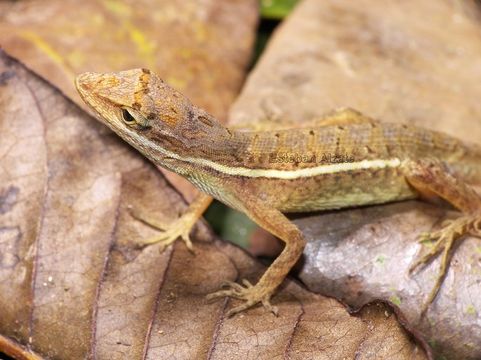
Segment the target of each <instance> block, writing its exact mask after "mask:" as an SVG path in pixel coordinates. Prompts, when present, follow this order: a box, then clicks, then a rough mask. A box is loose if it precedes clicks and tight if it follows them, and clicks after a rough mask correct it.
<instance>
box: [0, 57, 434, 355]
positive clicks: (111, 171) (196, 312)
mask: <svg viewBox="0 0 481 360" xmlns="http://www.w3.org/2000/svg"><path fill="white" fill-rule="evenodd" d="M0 109H1V111H0V114H1V115H0V134H1V137H0V255H1V256H0V311H1V313H0V314H1V316H0V334H1V336H0V347H1V348H0V350H1V351H4V352H6V353H8V354H11V355H13V356H15V357H17V358H19V359H33V358H50V359H53V358H55V359H84V358H95V359H167V358H179V359H203V358H209V359H254V358H255V359H273V358H292V359H300V358H306V357H307V358H316V359H332V358H335V359H344V358H356V359H372V358H376V359H425V358H426V354H425V352H424V350H422V347H420V346H419V345H418V344H417V343H416V342H415V341H414V340H413V337H412V336H411V335H409V334H408V333H407V332H406V330H405V329H404V328H403V327H402V326H401V325H400V324H399V322H398V321H397V318H396V316H395V315H394V314H393V312H392V311H391V309H390V308H389V307H386V306H384V305H382V304H373V305H370V306H368V307H366V308H365V309H363V311H362V312H360V313H359V314H356V315H354V316H351V315H349V314H348V313H347V312H346V309H345V308H344V307H343V306H342V305H340V304H339V303H338V302H337V301H335V300H333V299H329V298H325V297H322V296H319V295H316V294H312V293H309V292H307V291H306V290H304V289H302V288H301V287H300V286H299V285H298V284H296V283H295V282H292V281H286V282H285V284H284V285H283V288H282V291H281V292H280V293H279V294H278V295H277V296H276V297H275V298H274V303H275V304H276V305H278V306H279V308H280V314H281V315H280V316H279V317H277V318H276V317H274V316H272V315H271V314H270V313H268V312H266V311H265V310H264V309H263V308H261V307H258V308H255V309H251V310H250V311H248V312H245V313H243V314H241V315H239V316H236V317H234V318H232V319H226V318H225V317H224V314H225V311H226V309H227V308H229V307H230V306H232V305H231V304H230V303H229V302H228V301H217V302H212V303H207V302H206V301H205V295H206V294H207V293H209V292H212V291H214V290H216V289H218V287H219V286H220V284H221V282H222V281H223V280H226V279H230V280H235V279H238V278H244V277H246V278H248V279H251V280H253V281H254V280H256V279H257V278H258V277H259V275H260V274H261V273H262V271H264V268H263V267H262V266H260V265H259V264H258V263H256V262H255V261H254V260H253V259H252V258H250V257H248V256H247V255H246V254H245V253H244V252H243V251H242V250H240V249H238V248H236V247H234V246H232V245H230V244H227V243H223V242H220V241H218V240H217V241H213V240H212V235H211V233H210V232H209V231H208V230H207V229H206V227H205V226H201V225H202V224H199V226H198V229H197V231H196V232H195V234H194V238H195V240H196V241H195V254H192V253H190V252H189V251H188V250H187V249H186V247H185V245H184V244H183V243H181V242H180V243H176V244H175V245H174V246H173V247H170V248H168V249H167V250H166V251H165V252H163V253H160V252H159V247H158V246H156V245H154V246H149V247H146V248H144V249H142V250H139V249H138V248H137V246H136V241H138V240H139V239H142V238H145V237H147V236H149V235H152V233H153V231H152V230H151V229H149V228H147V227H145V226H144V225H143V224H141V223H139V222H138V221H136V220H134V219H133V218H132V217H130V216H129V214H128V210H127V206H129V205H133V206H134V207H137V208H142V209H143V210H146V211H150V212H152V213H154V214H155V216H158V217H159V218H163V219H164V220H169V219H174V218H175V217H176V216H177V213H178V212H179V211H181V210H182V209H184V207H185V203H184V202H183V201H182V198H181V197H180V196H179V195H178V194H177V193H176V192H174V191H173V190H172V189H171V188H170V187H169V186H168V185H167V183H166V181H165V179H164V178H163V177H162V175H161V174H160V173H159V172H158V171H157V170H156V169H155V167H153V166H152V165H151V164H150V163H148V162H147V161H146V160H145V159H143V158H141V157H140V156H139V155H138V154H137V153H136V152H135V151H133V150H132V149H130V148H129V147H128V146H127V145H125V144H124V143H122V142H121V141H120V140H119V139H118V138H117V137H116V136H115V135H114V134H113V133H112V132H110V131H109V130H107V129H106V128H104V127H103V126H102V125H101V124H99V123H98V122H96V121H95V120H94V119H93V118H90V117H89V116H87V115H86V114H85V113H84V112H82V111H81V110H80V109H79V108H77V107H76V106H75V105H73V104H72V103H70V102H69V101H68V100H66V99H65V98H64V97H63V95H61V94H60V93H59V92H58V91H56V90H54V89H53V88H52V87H51V86H50V85H49V84H47V83H46V82H44V81H42V80H40V79H39V78H38V77H36V76H35V75H33V74H31V73H30V72H28V71H27V70H25V68H24V67H22V66H21V65H19V64H18V63H16V62H15V61H14V60H12V59H10V58H7V57H6V56H5V55H4V54H3V53H0ZM32 351H34V352H35V354H37V355H35V354H32Z"/></svg>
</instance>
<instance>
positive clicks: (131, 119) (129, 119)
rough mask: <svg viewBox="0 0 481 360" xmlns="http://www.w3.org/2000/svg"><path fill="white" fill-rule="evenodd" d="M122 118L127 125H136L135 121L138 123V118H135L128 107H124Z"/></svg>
mask: <svg viewBox="0 0 481 360" xmlns="http://www.w3.org/2000/svg"><path fill="white" fill-rule="evenodd" d="M122 120H123V121H124V123H126V124H127V125H134V124H135V123H137V120H135V117H134V116H132V114H131V113H130V111H129V110H127V109H122Z"/></svg>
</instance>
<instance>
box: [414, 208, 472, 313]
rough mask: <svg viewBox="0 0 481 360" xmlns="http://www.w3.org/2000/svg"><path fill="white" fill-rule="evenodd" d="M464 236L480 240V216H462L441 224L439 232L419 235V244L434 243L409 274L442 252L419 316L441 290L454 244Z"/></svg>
mask: <svg viewBox="0 0 481 360" xmlns="http://www.w3.org/2000/svg"><path fill="white" fill-rule="evenodd" d="M466 234H471V235H473V236H476V237H480V238H481V215H463V216H460V217H458V218H456V219H454V220H446V221H444V222H443V224H442V228H441V230H438V231H434V232H431V233H423V234H421V236H420V239H419V241H420V242H423V243H424V242H426V241H431V242H434V243H432V244H431V245H430V249H429V250H428V252H427V253H426V254H424V255H423V256H422V257H420V258H419V259H418V260H417V261H416V262H415V263H414V264H413V265H412V266H411V267H410V269H409V273H412V272H413V271H414V270H416V269H417V268H418V267H419V266H421V265H425V264H427V263H428V262H429V261H431V260H432V259H433V258H434V257H436V256H437V255H438V254H439V253H441V252H442V260H441V266H440V269H439V272H438V276H437V278H436V283H435V285H434V287H433V288H432V290H431V292H430V294H429V297H428V300H427V301H426V303H425V304H424V306H423V308H422V311H421V315H424V314H425V313H426V311H427V309H428V307H429V305H430V304H431V303H432V302H433V301H434V299H435V298H436V296H437V294H438V292H439V289H440V288H441V285H442V283H443V280H444V277H445V276H446V273H447V269H448V264H449V261H450V258H451V255H452V250H453V246H454V242H455V241H456V240H458V239H460V238H461V237H463V236H464V235H466Z"/></svg>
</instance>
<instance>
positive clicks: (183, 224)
mask: <svg viewBox="0 0 481 360" xmlns="http://www.w3.org/2000/svg"><path fill="white" fill-rule="evenodd" d="M212 200H213V199H212V197H211V196H209V195H207V194H204V193H200V194H199V195H197V197H196V198H195V199H194V201H193V202H192V203H191V204H190V205H189V207H188V208H187V210H186V211H185V212H184V213H183V214H182V215H181V216H180V217H179V218H178V219H176V220H175V221H173V222H172V223H170V224H167V223H163V222H162V221H160V220H157V219H153V218H152V217H151V216H149V215H147V214H143V213H141V212H140V211H139V210H138V209H132V210H131V215H132V216H133V217H134V218H136V219H137V220H139V221H142V222H143V223H145V224H147V225H149V226H151V227H153V228H155V229H157V230H161V231H162V232H161V233H159V235H156V236H154V237H152V238H150V239H147V240H143V241H142V243H141V244H142V245H150V244H155V243H162V245H163V246H164V247H166V246H168V245H170V244H172V243H173V242H174V241H175V240H177V239H178V238H179V237H180V238H181V239H182V240H183V241H184V242H185V245H186V246H187V248H188V249H189V250H192V242H191V241H190V236H189V234H190V232H191V230H192V228H193V227H194V225H195V223H196V222H197V220H199V219H200V217H201V216H202V214H203V213H204V211H205V210H206V209H207V208H208V207H209V205H210V204H211V202H212Z"/></svg>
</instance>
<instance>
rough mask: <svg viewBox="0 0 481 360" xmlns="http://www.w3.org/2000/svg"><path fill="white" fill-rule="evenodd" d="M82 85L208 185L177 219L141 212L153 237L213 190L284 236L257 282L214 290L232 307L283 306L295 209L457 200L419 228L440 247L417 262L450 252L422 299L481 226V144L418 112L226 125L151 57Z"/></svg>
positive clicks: (143, 140)
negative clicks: (446, 216)
mask: <svg viewBox="0 0 481 360" xmlns="http://www.w3.org/2000/svg"><path fill="white" fill-rule="evenodd" d="M75 83H76V88H77V90H78V92H79V94H80V96H81V98H82V99H83V101H84V102H85V103H86V104H87V105H88V106H89V107H90V108H91V109H92V110H93V112H94V114H95V115H96V117H97V118H98V119H99V120H100V121H101V122H103V123H104V124H105V125H107V126H108V127H110V128H111V129H112V130H113V131H114V132H115V133H117V134H118V135H119V136H120V137H121V138H123V139H124V140H125V141H127V142H128V143H129V144H130V145H132V146H133V147H134V148H136V149H137V150H138V151H139V152H140V153H142V154H143V155H144V156H145V157H147V158H148V159H150V160H151V161H152V162H153V163H154V164H156V165H160V166H162V167H164V168H166V169H168V170H171V171H174V172H176V173H178V174H180V175H181V176H183V177H185V178H186V179H188V180H189V181H190V182H191V183H193V184H194V185H195V186H196V187H197V188H198V189H199V190H200V191H201V194H200V195H199V196H198V198H196V199H195V200H194V201H193V203H192V204H191V206H190V208H188V210H186V212H185V213H184V214H183V215H182V216H181V217H180V218H179V219H178V220H177V221H175V222H174V224H171V225H170V227H169V226H166V224H164V223H162V222H161V221H159V220H156V219H153V218H151V217H150V216H145V215H143V214H140V213H139V212H133V215H134V217H136V218H138V219H139V220H142V221H144V222H145V223H147V224H149V225H151V226H153V227H156V228H158V229H159V230H164V231H165V232H164V233H159V235H158V236H155V237H153V238H152V239H148V240H146V241H145V244H152V243H157V242H161V243H163V244H164V245H165V246H167V245H169V244H171V243H172V242H173V241H175V240H176V239H177V238H179V237H180V238H182V239H183V241H184V242H185V243H186V245H187V247H188V248H189V249H191V248H192V244H191V241H190V239H189V232H190V230H191V228H192V227H193V226H194V224H195V222H196V221H197V220H198V218H200V217H201V216H202V213H203V212H204V210H205V209H206V208H207V207H208V205H209V204H210V202H211V201H212V198H215V199H217V200H219V201H221V202H223V203H224V204H226V205H228V206H230V207H232V208H234V209H236V210H239V211H241V212H244V213H245V214H246V215H247V216H248V217H250V218H251V219H252V220H253V221H254V222H255V223H257V224H258V225H259V226H261V227H262V228H264V229H265V230H267V231H269V232H270V233H272V234H273V235H275V236H277V237H278V238H279V239H280V240H282V241H283V242H284V243H285V245H284V248H283V250H282V252H281V253H280V255H279V256H278V257H277V258H276V259H275V260H274V261H273V262H272V264H271V265H270V266H269V267H268V269H267V270H266V271H265V272H264V274H263V275H262V276H261V278H260V279H259V280H258V282H257V283H256V284H252V283H250V282H249V281H247V280H245V279H244V280H242V281H241V284H240V283H236V282H226V283H225V284H223V287H222V288H221V289H220V290H219V291H216V292H214V293H212V294H209V295H208V299H215V298H219V297H225V296H227V297H231V298H236V299H240V300H242V302H241V305H239V306H236V307H233V308H231V309H230V310H229V311H228V313H227V315H228V316H231V315H234V314H236V313H239V312H241V311H244V310H246V309H248V308H250V307H252V306H254V305H256V304H259V303H260V304H262V305H263V306H264V307H265V308H266V309H267V310H268V311H271V312H272V313H274V314H276V315H277V313H278V309H277V307H276V306H273V305H272V304H271V297H272V296H273V294H274V293H275V291H276V289H277V288H278V286H279V285H280V284H281V283H282V282H283V280H284V278H285V277H286V276H287V274H288V273H289V271H290V270H291V268H292V267H293V266H294V265H295V263H296V262H297V261H298V259H299V258H300V257H301V255H302V252H303V249H304V247H305V244H306V240H305V237H304V236H303V234H302V232H301V230H300V229H299V228H298V227H297V226H296V225H295V224H294V223H293V222H291V221H290V220H289V219H288V217H286V215H285V213H289V212H311V211H318V210H327V209H341V208H346V207H354V206H362V205H372V204H382V203H388V202H393V201H402V200H407V199H416V198H422V197H438V198H441V199H443V200H445V201H446V202H448V203H450V204H451V205H452V206H453V207H454V208H456V209H457V210H459V212H460V213H459V216H458V217H457V218H455V219H453V220H450V221H446V222H444V223H443V224H442V228H441V229H439V230H437V231H432V232H430V233H424V234H423V235H421V240H423V241H425V240H430V241H432V242H433V246H432V247H431V249H430V250H429V251H428V252H427V253H426V254H425V255H424V256H421V257H419V258H418V260H417V261H415V263H414V264H413V265H412V266H411V268H410V271H414V269H416V268H417V267H418V266H420V265H423V264H426V263H427V262H429V261H430V260H431V259H433V258H434V257H437V256H439V255H440V254H442V260H441V265H440V269H439V272H438V276H437V279H436V282H435V284H434V286H433V287H432V290H431V292H430V294H429V296H428V299H427V301H426V302H425V305H424V310H423V312H424V311H425V309H427V307H428V306H429V304H431V303H432V302H433V301H434V300H435V298H436V296H437V294H438V292H439V289H440V288H441V285H442V281H443V279H444V276H445V274H446V271H447V267H448V265H449V260H450V256H451V255H452V252H453V251H454V250H453V249H454V247H453V246H454V244H455V243H456V241H457V240H458V239H461V238H463V237H464V236H465V235H473V236H475V237H481V196H480V195H479V194H478V193H477V192H476V190H475V189H474V187H473V186H472V185H473V184H477V183H478V182H477V181H479V182H481V146H479V145H478V144H468V143H465V142H462V141H461V140H458V139H456V138H454V137H451V136H449V135H446V134H443V133H441V132H437V131H433V130H428V129H423V128H421V127H416V126H413V125H409V124H397V123H387V122H380V121H377V120H373V119H371V118H370V117H367V116H365V115H363V114H361V113H359V112H357V111H355V110H352V109H349V108H345V109H340V110H337V111H334V112H331V113H329V114H326V115H325V116H323V117H321V118H320V119H317V120H315V121H313V122H312V124H309V125H306V126H305V127H301V128H300V127H294V128H286V129H278V130H264V131H257V130H240V129H233V128H228V127H226V126H224V125H222V124H221V123H220V122H219V121H217V120H216V119H215V118H214V117H213V116H212V115H210V114H209V113H208V112H206V111H205V110H202V109H200V108H197V107H195V106H194V105H193V104H192V103H191V102H190V100H189V99H188V98H187V97H185V96H184V95H182V94H181V93H180V92H178V91H177V90H175V89H173V88H172V87H170V86H169V85H168V84H167V83H166V82H164V81H163V80H162V79H161V78H160V77H158V76H157V75H156V74H155V73H153V72H151V71H149V70H147V69H133V70H126V71H120V72H112V73H93V72H88V73H83V74H80V75H79V76H77V78H76V81H75Z"/></svg>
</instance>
